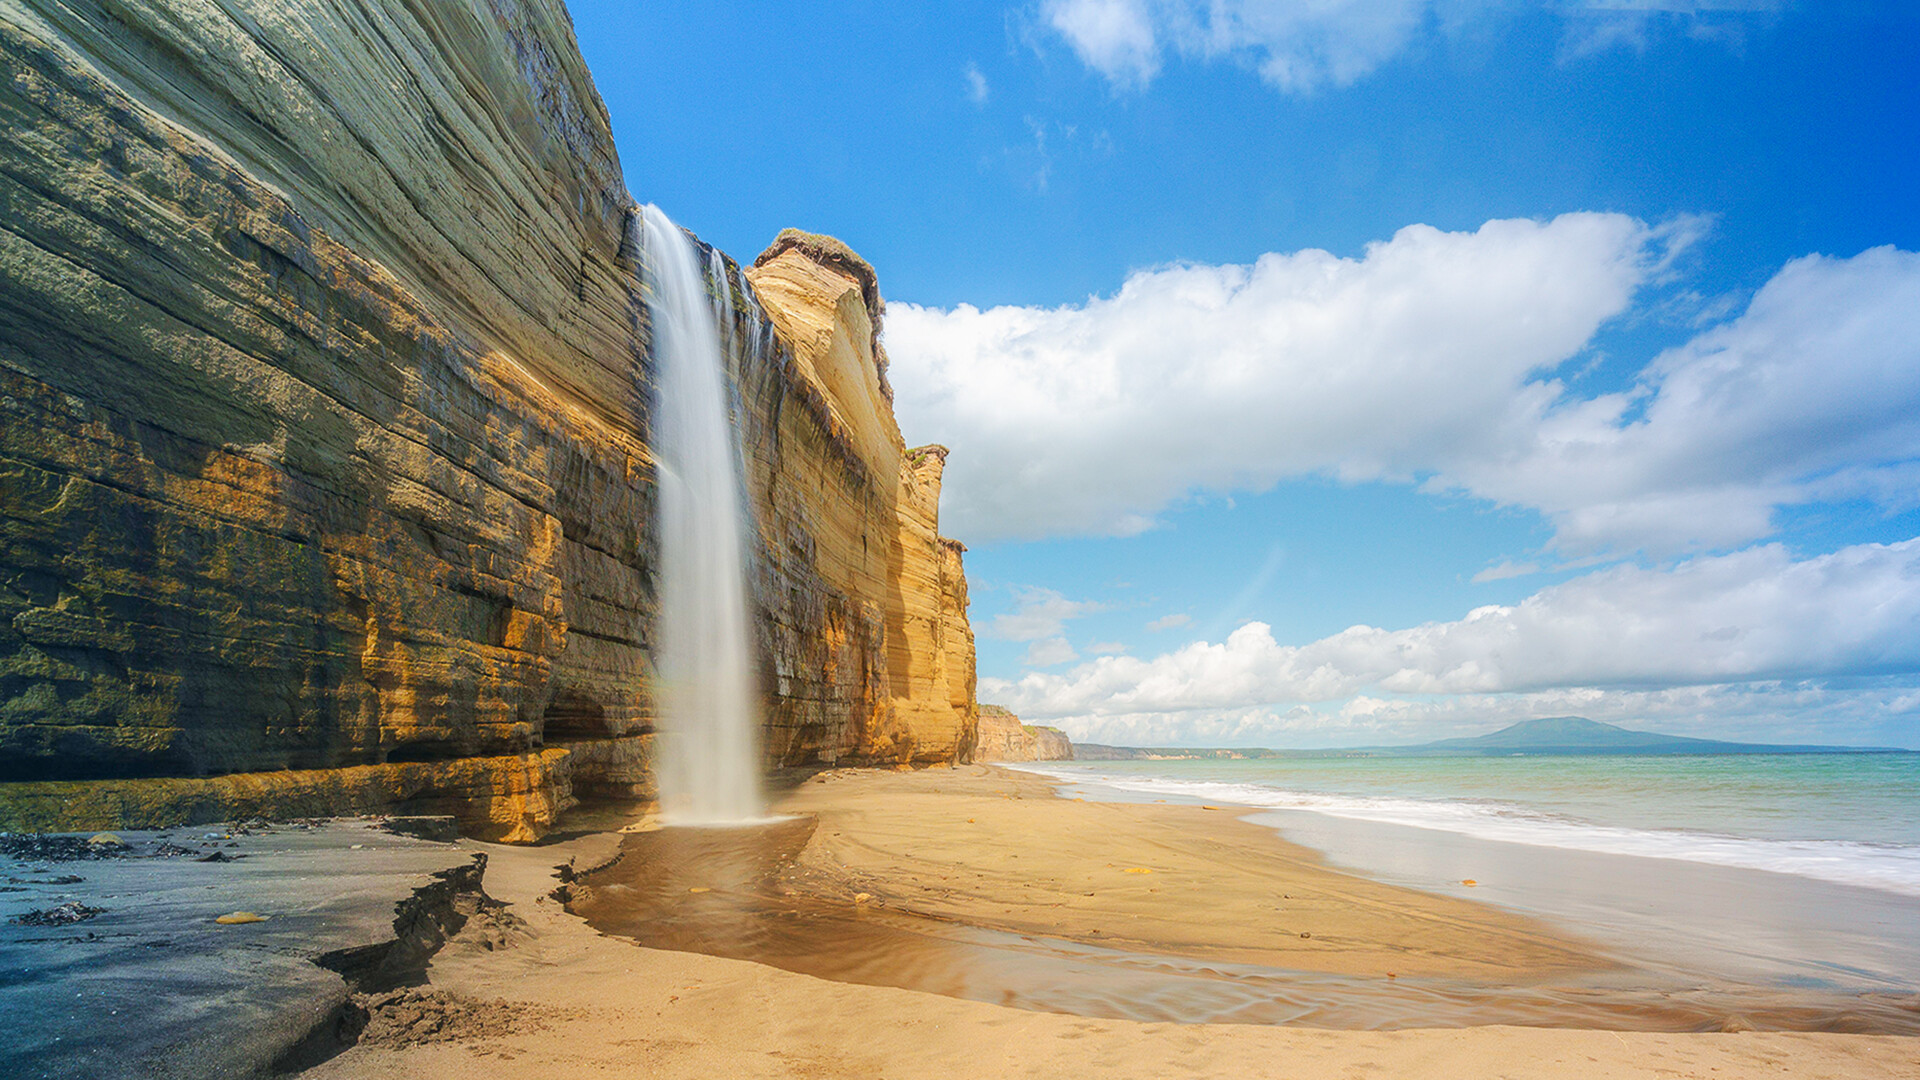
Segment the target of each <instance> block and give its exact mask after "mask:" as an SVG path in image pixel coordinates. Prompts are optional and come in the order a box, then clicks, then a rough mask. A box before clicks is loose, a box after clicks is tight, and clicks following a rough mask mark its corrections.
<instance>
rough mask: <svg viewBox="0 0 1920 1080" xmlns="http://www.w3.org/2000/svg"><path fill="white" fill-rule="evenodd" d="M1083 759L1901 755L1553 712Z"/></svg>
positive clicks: (1120, 750)
mask: <svg viewBox="0 0 1920 1080" xmlns="http://www.w3.org/2000/svg"><path fill="white" fill-rule="evenodd" d="M1074 750H1075V756H1076V757H1077V758H1079V759H1080V760H1081V761H1123V760H1141V759H1175V760H1193V759H1205V758H1215V759H1217V758H1263V757H1307V758H1323V757H1506V756H1509V755H1512V754H1556V755H1563V754H1586V755H1591V754H1620V755H1628V754H1876V753H1900V752H1901V751H1899V750H1897V749H1895V748H1893V747H1884V746H1804V745H1797V744H1784V745H1782V744H1775V743H1742V742H1721V741H1719V740H1717V739H1693V738H1688V737H1687V736H1685V735H1661V734H1659V733H1657V732H1652V731H1634V730H1631V729H1629V728H1623V727H1617V726H1615V725H1613V724H1603V723H1601V722H1600V721H1598V720H1589V719H1587V718H1586V717H1584V716H1551V717H1547V718H1546V719H1543V720H1522V721H1520V722H1519V723H1517V724H1513V725H1510V726H1508V727H1503V728H1501V729H1500V730H1499V731H1495V732H1492V733H1490V734H1486V735H1474V736H1471V737H1468V738H1460V739H1440V740H1438V741H1436V742H1430V743H1420V744H1418V745H1415V746H1356V747H1352V748H1350V749H1344V750H1262V749H1253V748H1241V749H1199V748H1191V747H1152V748H1143V747H1134V746H1100V745H1098V744H1091V743H1079V744H1076V745H1075V747H1074Z"/></svg>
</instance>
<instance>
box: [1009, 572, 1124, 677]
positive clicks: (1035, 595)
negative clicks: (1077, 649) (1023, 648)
mask: <svg viewBox="0 0 1920 1080" xmlns="http://www.w3.org/2000/svg"><path fill="white" fill-rule="evenodd" d="M1012 591H1013V610H1012V611H1009V612H1004V613H1002V614H999V615H995V616H994V617H993V618H992V619H991V620H989V621H988V623H987V627H986V630H985V631H983V632H984V633H985V634H986V636H988V637H991V638H999V639H1000V640H1002V641H1035V640H1037V639H1039V638H1048V637H1058V636H1059V635H1060V632H1061V631H1062V630H1063V629H1065V628H1066V624H1067V620H1068V619H1077V618H1079V617H1080V616H1082V615H1091V614H1092V613H1094V612H1096V611H1099V610H1101V605H1100V604H1099V603H1097V602H1095V601H1091V600H1069V599H1067V598H1066V597H1065V596H1063V595H1061V594H1060V593H1059V592H1058V591H1057V590H1054V589H1042V588H1034V587H1030V586H1015V587H1014V588H1013V590H1012ZM1061 644H1063V645H1064V644H1066V643H1065V642H1064V641H1063V642H1061ZM1053 662H1054V663H1059V661H1057V660H1056V661H1053Z"/></svg>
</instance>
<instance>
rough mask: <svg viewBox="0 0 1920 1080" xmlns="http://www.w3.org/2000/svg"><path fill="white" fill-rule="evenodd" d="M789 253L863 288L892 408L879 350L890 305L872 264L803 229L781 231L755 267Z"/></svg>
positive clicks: (842, 243) (873, 345)
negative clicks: (836, 273)
mask: <svg viewBox="0 0 1920 1080" xmlns="http://www.w3.org/2000/svg"><path fill="white" fill-rule="evenodd" d="M789 251H797V252H799V253H800V254H801V255H804V256H806V257H807V258H809V259H812V260H813V261H814V262H817V263H819V264H820V265H821V266H826V267H831V268H832V269H834V270H837V271H839V272H840V273H842V274H845V275H846V276H847V277H848V278H849V279H851V280H852V281H853V283H854V284H856V285H858V286H860V299H861V300H862V301H864V302H865V303H866V305H867V318H868V320H869V321H870V322H872V323H873V340H872V341H871V342H869V345H870V346H871V348H872V350H873V366H874V369H875V370H876V371H877V372H878V373H879V376H880V393H881V395H882V396H883V397H885V398H886V399H887V401H888V403H889V404H891V403H892V401H893V384H892V383H890V382H888V381H887V353H886V350H885V349H883V348H881V347H880V318H881V316H883V315H885V314H886V311H887V302H886V301H885V300H883V299H881V298H880V278H879V276H878V275H876V274H875V273H874V272H873V264H872V263H870V262H868V261H867V260H865V259H863V258H861V257H860V255H859V253H858V252H856V251H854V250H853V249H852V248H850V247H848V246H847V245H846V242H845V241H843V240H840V239H839V238H837V237H832V236H827V235H825V234H823V233H810V232H806V231H804V230H801V229H781V230H780V235H779V236H776V237H774V238H773V243H771V244H768V245H767V250H765V251H763V252H761V253H760V254H759V255H758V256H756V257H755V258H754V260H753V265H755V266H765V265H767V264H768V263H770V262H772V261H773V260H775V259H777V258H779V257H780V256H782V255H784V254H786V253H787V252H789Z"/></svg>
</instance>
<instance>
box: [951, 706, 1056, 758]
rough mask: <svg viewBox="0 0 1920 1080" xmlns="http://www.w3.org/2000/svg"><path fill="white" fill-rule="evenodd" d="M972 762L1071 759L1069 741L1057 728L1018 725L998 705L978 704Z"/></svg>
mask: <svg viewBox="0 0 1920 1080" xmlns="http://www.w3.org/2000/svg"><path fill="white" fill-rule="evenodd" d="M979 715H980V734H979V741H978V742H977V743H976V744H975V745H974V750H973V759H974V760H975V761H1072V760H1073V743H1072V742H1070V741H1068V739H1067V736H1066V734H1065V733H1064V732H1062V731H1060V730H1059V729H1058V728H1050V727H1035V726H1033V725H1030V724H1022V723H1021V722H1020V718H1019V717H1017V716H1015V715H1013V714H1012V713H1010V712H1008V711H1007V710H1005V709H1003V708H1001V707H1000V706H998V705H981V706H979Z"/></svg>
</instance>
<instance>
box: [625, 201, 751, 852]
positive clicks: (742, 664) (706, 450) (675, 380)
mask: <svg viewBox="0 0 1920 1080" xmlns="http://www.w3.org/2000/svg"><path fill="white" fill-rule="evenodd" d="M641 215H642V227H641V251H642V254H641V266H642V270H641V279H642V283H643V284H644V285H645V286H646V303H647V314H648V317H649V319H650V320H651V322H652V327H653V355H654V361H655V364H656V365H657V382H656V387H657V389H656V392H655V393H656V396H655V400H654V412H653V415H654V451H655V458H656V460H657V461H658V463H659V468H658V478H659V492H660V516H659V521H660V525H659V528H660V566H659V576H658V581H659V601H660V616H659V624H658V631H657V633H656V635H655V652H654V658H655V663H656V667H657V670H658V675H659V680H658V687H659V692H658V695H657V700H658V703H659V710H660V728H661V736H660V752H659V754H658V755H657V757H656V759H655V761H656V772H657V775H658V777H659V781H660V805H661V810H662V811H663V813H664V814H665V816H666V818H667V820H668V821H669V822H671V823H673V824H677V825H702V824H723V823H732V822H744V821H751V820H756V819H759V818H761V817H763V815H764V814H765V809H764V807H763V806H762V804H761V799H760V783H759V764H760V755H759V750H758V747H757V745H756V744H757V737H758V734H759V728H760V709H759V700H758V696H757V694H756V693H755V691H754V687H753V665H752V659H753V651H752V642H751V638H750V636H749V634H748V629H747V625H748V624H747V614H748V610H747V588H746V558H745V552H746V547H745V535H744V533H745V524H744V519H745V514H744V512H743V504H744V501H745V499H744V495H743V489H742V487H741V483H740V475H739V468H738V466H737V465H736V457H735V439H734V434H733V428H732V426H731V425H730V424H728V422H727V391H726V380H725V375H724V357H723V356H722V353H721V340H722V339H721V336H720V335H721V330H720V327H719V326H718V325H717V323H716V321H715V317H714V308H713V304H712V302H711V301H709V299H708V296H707V287H706V286H707V281H708V274H707V273H706V272H704V271H705V270H706V269H707V268H705V267H703V266H702V263H701V259H700V256H699V253H698V252H697V251H696V249H695V247H694V245H693V241H692V240H690V239H689V238H688V237H687V235H686V234H685V233H683V232H681V231H680V227H679V226H677V225H675V224H674V223H673V222H672V221H671V220H670V219H668V217H667V215H665V214H663V213H661V212H660V209H659V208H658V207H656V206H652V205H648V206H646V207H644V208H643V209H642V210H641ZM719 285H720V290H721V292H722V293H723V294H724V293H726V279H725V274H724V264H722V273H721V276H720V279H719ZM724 302H725V304H726V309H727V311H728V312H729V313H731V311H732V299H731V296H730V295H729V296H726V298H725V300H724ZM729 321H731V320H729Z"/></svg>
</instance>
